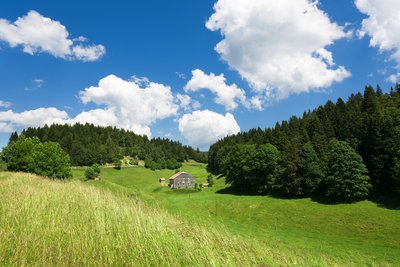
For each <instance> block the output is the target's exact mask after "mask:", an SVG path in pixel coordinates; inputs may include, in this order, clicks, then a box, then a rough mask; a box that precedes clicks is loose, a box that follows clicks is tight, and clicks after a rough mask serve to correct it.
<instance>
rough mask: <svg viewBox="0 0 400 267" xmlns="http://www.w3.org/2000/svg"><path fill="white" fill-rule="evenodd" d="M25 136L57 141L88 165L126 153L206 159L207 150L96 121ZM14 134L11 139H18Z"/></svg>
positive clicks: (154, 158)
mask: <svg viewBox="0 0 400 267" xmlns="http://www.w3.org/2000/svg"><path fill="white" fill-rule="evenodd" d="M21 134H22V135H24V136H25V137H35V136H36V137H38V138H39V139H40V141H42V142H46V141H52V142H57V143H59V144H60V145H61V147H62V148H63V149H64V150H65V151H66V152H67V153H68V154H69V156H70V157H71V161H72V164H73V165H76V166H87V165H92V164H94V163H112V162H114V161H115V160H116V159H121V158H122V157H123V156H131V157H133V158H137V159H140V160H146V159H147V160H149V161H156V162H157V161H165V160H171V159H173V160H176V161H178V162H183V161H185V160H190V159H191V160H195V161H199V162H206V161H207V155H206V153H204V152H201V151H199V150H198V149H194V148H192V147H190V146H184V145H182V144H181V143H180V142H177V141H172V140H170V139H166V138H154V139H148V138H147V136H141V135H137V134H135V133H134V132H131V131H126V130H123V129H118V128H115V127H101V126H94V125H93V124H75V125H72V126H71V125H67V124H65V125H59V124H53V125H50V126H48V125H45V126H44V127H39V128H27V129H25V130H23V131H22V133H21ZM17 139H18V134H17V133H13V134H12V135H11V137H10V141H13V140H17Z"/></svg>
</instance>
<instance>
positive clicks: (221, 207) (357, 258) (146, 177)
mask: <svg viewBox="0 0 400 267" xmlns="http://www.w3.org/2000/svg"><path fill="white" fill-rule="evenodd" d="M182 170H183V171H187V172H189V173H191V174H192V175H193V176H194V177H196V182H200V183H202V182H205V181H206V177H207V175H208V173H207V171H206V168H205V165H202V164H198V163H188V164H185V165H184V167H183V168H182ZM173 173H174V172H173V171H167V170H163V171H150V170H148V169H144V168H141V167H138V168H124V169H122V170H120V171H118V170H114V169H103V170H102V181H100V182H96V183H94V184H95V185H96V186H98V187H106V188H110V189H112V190H115V191H119V190H125V192H127V193H128V194H132V195H137V196H140V197H141V199H145V200H146V202H148V203H149V204H153V205H154V206H157V207H160V208H161V209H164V210H166V211H168V212H169V213H170V214H173V215H175V216H177V217H178V218H180V219H182V220H185V221H189V222H194V223H199V224H201V225H202V226H204V227H206V228H212V227H217V228H223V229H226V231H227V232H229V233H231V234H233V235H235V236H240V237H241V238H250V239H252V240H256V241H257V242H259V243H261V244H264V247H265V248H267V249H269V250H273V249H275V248H276V249H277V250H279V251H280V252H282V254H283V255H288V257H289V258H290V260H289V261H290V262H302V263H305V265H306V266H308V265H310V263H312V262H313V263H316V265H327V266H328V265H353V266H360V265H366V266H396V265H399V264H398V263H399V262H400V210H399V208H400V206H398V205H397V206H396V204H398V203H400V200H399V199H391V201H392V204H393V203H394V205H392V209H389V208H384V207H379V205H378V204H376V203H374V202H371V201H367V200H365V201H361V202H357V203H352V204H331V203H329V204H322V203H321V202H323V199H321V200H318V201H316V200H312V199H310V198H304V199H284V198H275V197H270V196H245V195H235V194H230V193H229V190H227V189H226V186H225V184H224V181H223V179H218V180H216V184H215V186H214V187H213V188H210V189H204V190H203V191H201V192H193V191H192V192H191V191H184V190H171V189H170V188H168V187H162V186H160V184H159V183H158V179H159V178H160V177H166V178H168V177H169V176H171V175H172V174H173ZM74 175H75V177H77V178H82V177H83V170H75V171H74ZM289 255H290V256H289ZM272 260H273V261H275V260H276V262H278V263H279V259H278V260H277V259H275V258H273V259H272Z"/></svg>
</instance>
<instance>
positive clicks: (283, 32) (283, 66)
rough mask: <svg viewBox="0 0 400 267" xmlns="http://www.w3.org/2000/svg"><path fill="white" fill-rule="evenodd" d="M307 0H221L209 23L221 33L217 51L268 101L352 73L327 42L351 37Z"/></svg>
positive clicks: (330, 81)
mask: <svg viewBox="0 0 400 267" xmlns="http://www.w3.org/2000/svg"><path fill="white" fill-rule="evenodd" d="M317 5H318V1H309V0H297V1H293V0H280V1H275V0H263V1H260V0H248V1H242V0H219V1H218V2H217V3H216V4H215V6H214V10H215V13H214V14H213V15H212V16H211V17H210V18H209V20H208V21H207V23H206V27H207V28H208V29H210V30H212V31H220V32H221V35H222V36H223V40H222V41H221V42H219V43H218V44H217V45H216V47H215V50H216V51H217V52H218V53H219V54H220V56H221V58H222V59H223V60H224V61H226V62H227V63H228V65H229V66H230V67H231V68H233V69H235V70H237V71H238V72H239V74H240V75H241V76H242V77H243V78H244V79H246V80H247V81H248V82H249V84H250V86H251V87H252V88H253V89H255V90H256V91H257V92H259V93H260V94H262V95H263V96H265V97H266V98H268V99H271V98H272V99H273V98H277V99H283V98H286V97H288V96H289V95H290V94H292V93H301V92H309V91H311V90H315V91H317V90H321V89H322V88H326V87H329V86H330V85H331V84H332V83H334V82H341V81H342V80H344V79H345V78H347V77H349V76H350V72H349V71H348V70H346V69H345V67H343V66H335V63H334V60H333V55H332V53H331V52H330V51H328V50H327V48H326V47H327V46H329V45H331V44H333V43H334V42H335V41H336V40H339V39H342V38H345V37H348V36H349V34H348V33H346V32H345V31H344V28H343V27H341V26H338V25H337V24H336V23H333V22H331V21H330V19H329V17H328V15H327V14H325V13H324V12H323V11H321V10H320V9H318V6H317Z"/></svg>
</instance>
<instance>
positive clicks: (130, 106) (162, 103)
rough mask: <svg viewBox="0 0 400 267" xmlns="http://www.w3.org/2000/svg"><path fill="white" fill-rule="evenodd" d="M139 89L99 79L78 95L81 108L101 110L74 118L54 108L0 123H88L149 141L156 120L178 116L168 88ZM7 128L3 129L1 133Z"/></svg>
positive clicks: (7, 116) (11, 115) (8, 115)
mask: <svg viewBox="0 0 400 267" xmlns="http://www.w3.org/2000/svg"><path fill="white" fill-rule="evenodd" d="M142 85H143V84H142V83H141V82H140V81H138V80H137V81H136V82H135V81H126V80H123V79H121V78H119V77H117V76H115V75H109V76H107V77H105V78H103V79H101V80H100V81H99V83H98V85H97V86H91V87H89V88H86V89H84V90H83V91H81V92H80V93H79V98H80V100H81V101H82V103H83V104H88V103H95V104H96V105H98V106H101V107H102V108H96V109H92V110H88V111H83V112H81V113H79V114H78V115H76V116H75V117H73V118H71V117H69V116H68V114H67V112H65V111H61V110H58V109H56V108H39V109H36V110H29V111H24V112H21V113H15V112H13V111H11V110H8V111H5V112H0V123H3V124H5V125H7V126H9V128H10V129H14V128H16V127H21V128H24V127H29V126H43V125H44V124H51V123H60V124H64V123H68V124H75V123H78V122H80V123H86V122H88V123H93V124H95V125H101V126H110V125H111V126H116V127H118V128H123V129H126V130H131V131H133V132H135V133H137V134H142V135H147V136H149V137H151V131H150V125H151V124H153V123H154V122H155V121H157V120H161V119H165V118H167V117H171V116H175V115H177V114H178V110H179V106H178V105H177V104H176V103H175V102H174V100H175V99H174V96H173V94H172V91H171V88H170V87H169V86H165V85H163V84H158V83H154V82H150V81H149V82H148V83H147V84H146V86H144V87H142ZM6 128H7V127H4V126H3V127H1V128H0V131H1V130H2V129H6Z"/></svg>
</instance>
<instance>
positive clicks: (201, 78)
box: [184, 69, 249, 110]
mask: <svg viewBox="0 0 400 267" xmlns="http://www.w3.org/2000/svg"><path fill="white" fill-rule="evenodd" d="M201 89H208V90H210V91H211V92H212V93H214V94H215V95H216V98H215V99H214V101H215V103H217V104H221V105H223V106H224V107H225V109H226V110H234V109H236V108H237V107H238V102H239V103H241V104H243V105H245V106H246V107H249V103H248V102H247V99H246V93H245V92H244V91H243V90H242V89H240V88H239V87H237V85H236V84H232V85H227V84H226V79H225V76H224V74H220V75H215V74H214V73H210V74H205V73H204V72H203V71H202V70H199V69H196V70H193V71H192V78H191V79H190V81H188V83H187V84H186V85H185V88H184V90H185V91H186V92H188V91H194V92H196V91H199V90H201Z"/></svg>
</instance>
